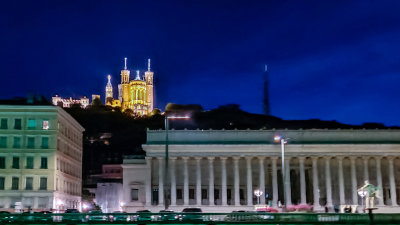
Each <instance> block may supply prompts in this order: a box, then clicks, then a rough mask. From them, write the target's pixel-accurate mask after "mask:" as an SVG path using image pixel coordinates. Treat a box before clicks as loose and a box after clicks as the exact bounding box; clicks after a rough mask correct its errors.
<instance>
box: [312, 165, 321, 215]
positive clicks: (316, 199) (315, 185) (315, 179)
mask: <svg viewBox="0 0 400 225" xmlns="http://www.w3.org/2000/svg"><path fill="white" fill-rule="evenodd" d="M312 167H313V194H314V210H315V209H319V208H321V206H320V204H319V185H318V158H317V157H312Z"/></svg>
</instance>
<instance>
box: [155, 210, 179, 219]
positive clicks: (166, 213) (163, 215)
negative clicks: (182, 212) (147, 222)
mask: <svg viewBox="0 0 400 225" xmlns="http://www.w3.org/2000/svg"><path fill="white" fill-rule="evenodd" d="M178 219H179V215H177V214H176V213H175V212H174V211H173V210H168V209H167V210H161V211H160V215H159V216H158V218H157V220H158V221H173V220H178Z"/></svg>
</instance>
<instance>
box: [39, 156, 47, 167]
mask: <svg viewBox="0 0 400 225" xmlns="http://www.w3.org/2000/svg"><path fill="white" fill-rule="evenodd" d="M40 169H47V157H42V158H41V160H40Z"/></svg>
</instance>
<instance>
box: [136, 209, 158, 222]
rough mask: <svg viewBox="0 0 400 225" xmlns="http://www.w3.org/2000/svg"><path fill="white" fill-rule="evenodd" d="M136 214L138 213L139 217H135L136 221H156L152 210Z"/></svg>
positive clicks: (140, 211)
mask: <svg viewBox="0 0 400 225" xmlns="http://www.w3.org/2000/svg"><path fill="white" fill-rule="evenodd" d="M136 213H138V215H136V217H134V220H135V221H152V220H153V219H154V216H152V215H151V211H150V210H139V211H137V212H136Z"/></svg>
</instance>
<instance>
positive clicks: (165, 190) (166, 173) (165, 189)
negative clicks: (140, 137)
mask: <svg viewBox="0 0 400 225" xmlns="http://www.w3.org/2000/svg"><path fill="white" fill-rule="evenodd" d="M169 119H190V116H168V115H167V114H165V117H164V123H165V171H164V178H165V179H164V208H165V210H167V209H168V196H167V188H166V185H167V181H168V172H169V171H168V144H169V143H168V141H169V140H168V130H169Z"/></svg>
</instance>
